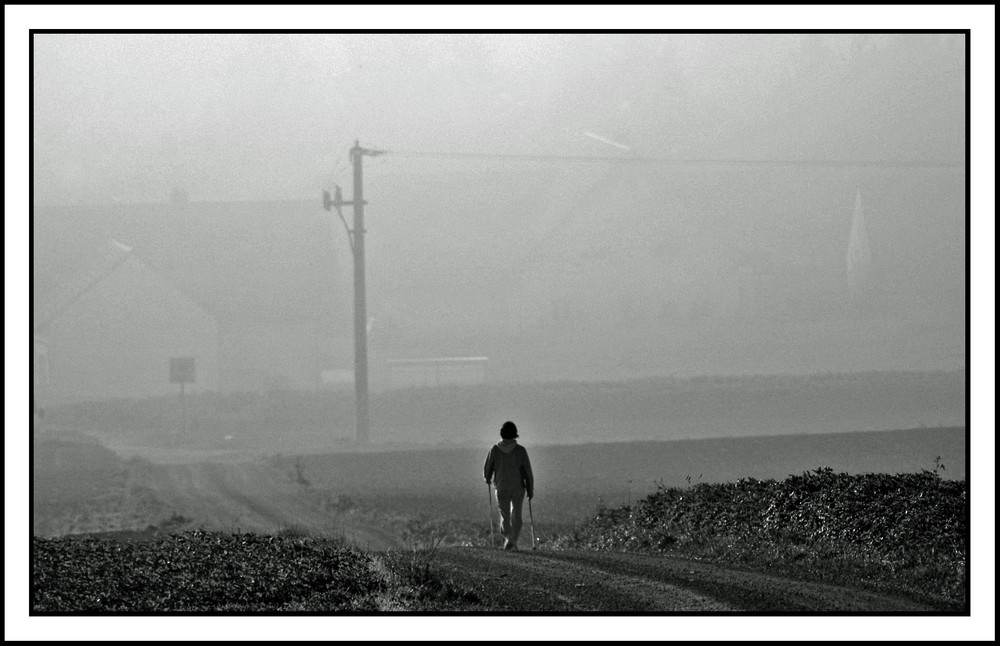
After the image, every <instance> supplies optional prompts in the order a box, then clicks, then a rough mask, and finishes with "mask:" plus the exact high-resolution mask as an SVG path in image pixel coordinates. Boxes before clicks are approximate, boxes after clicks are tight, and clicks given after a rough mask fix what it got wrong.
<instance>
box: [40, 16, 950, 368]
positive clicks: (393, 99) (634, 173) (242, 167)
mask: <svg viewBox="0 0 1000 646" xmlns="http://www.w3.org/2000/svg"><path fill="white" fill-rule="evenodd" d="M964 76H965V73H964V42H963V39H962V37H961V36H958V35H936V34H930V35H921V34H909V35H899V34H895V35H893V34H888V35H878V34H875V35H868V36H859V35H851V34H843V35H839V34H838V35H824V34H777V35H759V34H625V35H609V34H595V35H580V34H506V35H504V34H501V35H494V34H394V35H386V34H361V35H353V34H352V35H345V34H340V35H338V34H288V35H286V34H242V35H240V34H236V35H230V34H103V35H102V34H38V35H36V36H35V38H34V97H33V98H34V112H33V117H34V152H35V157H34V171H35V176H34V198H35V203H36V204H37V205H40V206H43V207H44V206H47V205H67V204H75V203H85V204H101V203H119V204H123V203H125V204H127V203H150V202H153V203H163V202H167V201H169V197H170V194H171V192H172V191H173V190H174V189H182V190H183V191H184V192H185V193H186V194H187V195H188V196H189V199H190V200H192V201H194V202H200V201H210V202H233V201H261V200H263V201H270V200H313V201H315V204H316V207H317V209H318V207H319V195H320V191H321V190H323V189H331V188H332V186H333V185H334V184H335V183H336V184H339V185H341V186H343V187H344V192H345V198H348V199H349V196H350V190H351V189H350V185H351V170H350V163H349V161H348V156H347V151H348V149H349V147H350V146H351V145H353V142H354V140H355V139H359V140H360V141H361V143H362V145H364V146H367V147H371V148H378V149H383V150H387V151H389V152H388V154H387V155H385V156H382V157H378V158H368V159H366V162H365V163H366V175H365V181H366V198H367V200H368V202H369V207H368V220H367V225H368V232H369V236H368V239H367V244H368V249H369V251H368V268H369V277H370V283H369V312H370V314H371V316H373V317H374V318H376V319H377V320H378V324H379V328H376V331H375V334H373V343H376V344H377V343H378V335H379V334H384V335H390V336H391V334H395V335H396V336H395V337H393V338H388V337H387V336H383V339H382V342H383V348H388V349H386V351H387V352H390V353H391V352H395V353H396V354H398V353H399V347H401V346H404V345H405V344H406V343H407V339H410V340H412V339H413V338H414V336H419V337H420V338H430V337H434V336H435V335H446V336H447V335H451V336H454V337H459V338H466V339H469V338H471V337H474V336H476V335H477V334H487V333H489V334H495V335H500V336H504V335H507V336H508V337H509V336H510V335H515V336H517V335H522V334H523V333H524V332H525V330H528V332H529V333H531V334H538V335H541V336H539V338H540V339H541V338H543V337H544V336H545V335H546V334H548V335H552V334H555V335H556V336H565V335H564V334H562V333H561V332H559V331H558V330H560V329H562V331H563V332H565V330H566V329H568V327H567V326H569V327H574V328H579V333H580V334H581V335H585V334H590V335H591V336H590V337H589V338H590V339H600V341H593V342H589V341H588V342H587V343H584V346H586V347H593V348H594V354H595V356H597V355H601V356H603V357H604V359H603V360H604V361H605V363H607V362H611V363H613V364H614V363H617V364H619V365H620V366H621V368H622V370H621V371H620V372H618V373H614V374H609V373H607V372H606V371H605V372H603V373H601V372H600V371H598V372H595V373H592V376H600V375H603V376H622V375H635V374H643V370H652V371H654V372H655V371H660V372H664V371H665V372H669V373H679V374H684V373H685V371H693V372H713V371H714V372H730V371H732V372H754V371H756V370H759V371H761V372H774V371H777V372H781V371H785V370H794V371H806V372H809V371H817V370H828V369H834V370H840V369H843V370H857V369H880V368H906V369H909V368H919V369H937V368H948V369H952V368H956V367H960V366H961V365H962V364H963V362H964V358H963V357H962V356H961V355H962V348H963V347H964V341H965V336H964V325H963V321H964V305H965V302H964V291H965V279H964V237H965V212H964V203H963V200H962V197H963V196H962V192H963V187H964V174H963V170H962V168H960V167H959V168H957V169H956V168H955V167H954V166H952V167H950V168H943V169H942V168H937V169H934V168H931V169H899V168H895V167H891V166H886V167H877V168H867V169H866V168H863V167H858V168H851V167H845V168H832V169H831V168H823V167H809V166H802V167H791V168H777V169H775V168H767V167H755V166H739V165H736V166H733V165H729V166H727V165H715V166H711V165H698V164H694V165H678V166H671V165H665V164H637V165H624V166H623V165H621V164H616V163H614V160H615V159H626V158H653V159H658V160H664V159H689V160H690V159H695V160H697V159H743V160H746V159H751V160H753V159H758V160H759V159H772V160H818V161H823V160H841V161H854V162H876V161H903V162H923V163H930V164H935V163H937V164H952V165H954V164H958V165H959V166H960V164H961V162H962V160H963V157H964V149H965V140H964V132H965V122H964V109H965V84H964ZM421 153H434V154H435V156H434V157H429V156H422V155H421ZM453 153H458V154H463V153H475V154H486V155H528V156H530V155H548V156H564V157H573V156H583V157H593V156H599V157H607V158H609V161H608V162H607V163H576V162H571V161H559V160H554V161H551V162H544V163H543V162H539V161H530V160H524V159H509V158H508V159H499V158H498V159H468V158H463V157H460V156H455V157H451V158H448V157H447V155H448V154H453ZM858 195H861V196H862V199H864V200H865V211H864V212H865V214H866V217H867V218H868V219H869V220H870V221H868V222H867V223H866V232H867V233H866V235H870V236H871V238H872V240H871V246H872V248H873V249H874V254H875V261H873V262H875V263H877V266H876V267H875V270H873V272H872V275H873V276H875V277H876V278H877V279H878V280H879V281H880V283H879V290H880V291H879V292H878V294H876V295H875V296H874V297H873V298H876V299H878V300H879V301H880V302H883V303H893V306H892V307H891V308H889V309H888V310H886V312H884V313H883V314H882V315H881V317H880V318H879V317H876V318H878V322H875V320H876V319H875V318H871V317H868V318H866V319H863V320H861V319H857V320H853V321H852V322H851V323H850V325H846V324H845V325H846V327H845V326H840V327H838V328H837V331H836V332H830V331H829V329H828V328H829V327H830V325H831V324H830V323H829V321H828V320H826V319H823V320H822V321H821V320H820V318H822V316H825V315H824V314H823V312H826V311H827V310H828V309H830V308H831V307H832V306H831V302H830V301H831V296H830V294H835V295H837V296H836V297H837V298H839V292H837V291H836V290H832V288H830V287H829V286H828V285H827V284H828V283H829V282H831V281H840V283H843V285H846V277H843V278H840V277H839V274H838V272H839V273H843V272H845V271H846V266H845V265H846V257H847V253H848V242H849V238H850V235H851V233H850V232H851V226H852V225H851V222H852V218H854V211H855V209H856V207H855V205H856V200H857V196H858ZM332 224H333V225H335V226H334V231H335V233H334V234H333V236H334V238H335V241H334V242H333V243H332V244H333V247H334V249H335V250H336V253H337V254H338V256H339V260H338V266H339V267H340V268H341V273H340V277H339V281H340V282H339V286H340V289H341V291H342V305H343V307H344V308H348V307H350V300H349V298H350V296H349V292H350V288H351V283H350V281H351V274H350V251H349V249H348V247H347V244H346V239H344V238H343V233H342V231H340V227H339V225H338V224H337V223H336V222H333V223H332ZM338 235H339V236H340V238H336V236H338ZM338 245H339V246H338ZM740 263H744V264H745V265H746V267H751V266H752V271H754V272H758V273H759V272H761V271H764V272H771V273H767V275H766V276H765V278H766V279H767V280H770V278H767V276H771V274H773V273H775V272H776V275H777V276H778V279H779V281H780V280H784V281H785V282H789V284H790V283H791V282H794V281H795V280H798V278H799V277H800V276H801V275H805V274H807V273H809V272H812V273H816V274H817V275H819V274H822V276H820V277H819V278H815V279H813V278H810V279H809V280H813V281H814V283H815V284H816V285H818V286H819V287H815V286H813V285H812V283H808V282H802V281H799V283H797V284H796V285H794V286H791V287H787V288H786V287H781V288H780V289H784V290H785V291H784V292H782V296H781V298H782V299H784V301H787V303H791V304H792V305H793V306H794V307H796V308H799V309H801V310H802V311H803V312H806V314H796V315H795V316H793V315H791V314H788V315H785V314H780V315H776V316H777V320H776V321H772V323H771V324H769V326H768V327H767V328H766V331H765V332H762V331H761V330H758V329H750V328H746V329H742V328H741V329H740V330H737V329H736V327H734V326H732V325H730V324H729V323H726V322H723V323H720V325H721V326H722V327H721V331H716V332H710V331H706V327H705V325H704V324H703V323H699V322H697V321H696V320H694V319H692V318H691V316H696V315H697V311H698V309H699V308H700V307H702V301H705V302H707V301H709V300H713V301H717V302H720V303H723V304H722V305H719V306H718V307H717V309H719V311H722V310H724V309H734V308H735V307H736V305H733V306H732V307H730V305H729V304H728V303H730V301H731V302H732V303H736V300H737V296H736V295H735V292H736V291H737V290H739V289H743V287H741V286H740V285H739V284H737V283H738V281H739V280H741V279H740V278H739V275H740V274H739V272H741V271H744V269H741V267H743V265H741V264H740ZM761 267H764V269H761ZM775 267H776V268H775ZM747 271H749V270H747ZM810 275H811V274H810ZM754 276H757V274H754ZM752 280H757V278H756V277H755V278H753V279H752ZM873 280H874V279H873ZM560 281H564V282H560ZM824 281H825V282H824ZM661 286H662V289H661ZM838 289H840V288H839V287H838ZM844 289H846V287H844ZM789 290H791V291H789ZM817 290H827V291H824V292H822V293H821V292H820V291H817ZM827 292H829V293H827ZM650 293H653V294H654V296H655V298H654V299H653V300H654V301H655V302H650ZM526 295H527V296H526ZM727 299H728V300H727ZM497 303H503V305H504V307H505V308H506V309H503V310H502V311H500V310H499V309H496V307H495V306H496V304H497ZM787 303H786V304H787ZM737 304H738V303H737ZM756 307H757V309H760V308H761V307H762V306H760V305H757V306H756ZM642 308H645V309H642ZM640 310H641V311H640ZM498 312H499V313H498ZM581 312H586V313H587V315H586V316H582V315H581V314H580V313H581ZM817 312H819V314H817ZM806 315H807V316H809V317H812V318H811V319H810V325H813V326H814V327H815V326H818V327H816V329H819V328H822V330H821V331H820V332H816V329H813V327H809V326H806V325H804V324H800V323H799V321H800V318H796V316H800V317H801V316H806ZM567 316H568V317H570V319H572V320H574V321H584V323H585V324H583V325H577V324H576V323H573V324H572V325H571V324H570V323H567V319H566V318H565V317H567ZM560 317H563V318H560ZM616 317H617V318H616ZM622 317H624V319H629V318H630V317H632V318H635V317H639V318H642V320H643V323H642V325H643V326H645V327H643V330H644V331H643V332H641V333H639V332H629V331H627V330H622V329H620V327H621V326H620V325H619V322H617V321H618V319H621V318H622ZM677 317H680V318H679V319H678V318H677ZM685 317H687V318H685ZM817 317H819V318H817ZM498 319H505V320H504V321H503V324H501V323H498ZM511 319H516V320H513V321H512V320H511ZM587 321H589V323H586V322H587ZM824 321H825V322H824ZM407 325H409V326H410V327H409V329H407ZM588 325H589V327H588ZM796 325H798V328H797V333H798V334H799V335H800V336H801V338H798V339H796V340H795V341H794V342H792V343H793V346H794V347H796V348H798V347H800V346H802V347H805V346H806V345H809V344H810V343H813V342H815V344H816V345H817V346H822V347H823V348H824V350H823V351H822V352H819V353H814V354H811V355H809V356H808V357H806V356H803V357H800V358H796V359H794V360H788V361H785V360H776V359H775V360H774V361H773V362H772V359H773V358H774V356H775V354H774V352H772V351H770V350H768V348H769V347H770V346H769V345H768V344H777V343H779V342H784V341H786V340H787V338H788V333H787V332H786V331H784V330H786V328H788V327H789V326H792V327H795V326H796ZM837 325H840V324H839V323H838V324H837ZM386 326H388V328H389V331H388V332H384V330H385V329H386ZM609 331H610V332H609ZM345 333H349V331H347V330H345ZM390 333H391V334H390ZM610 333H613V334H614V336H615V337H617V336H618V335H621V339H617V338H609V334H610ZM762 334H763V335H764V336H761V335H762ZM817 334H818V336H817ZM685 335H689V336H691V337H692V339H694V340H693V341H691V344H693V346H697V347H699V348H701V350H699V356H698V357H687V358H684V357H682V356H680V355H677V356H674V357H673V359H672V360H671V362H670V365H669V366H658V367H655V368H654V367H648V366H647V367H645V368H638V367H635V363H636V362H637V361H639V362H641V360H642V357H643V356H644V355H645V354H646V353H647V352H648V349H649V347H652V345H656V344H657V343H659V341H658V340H657V339H658V338H661V337H663V338H665V337H670V338H671V339H673V342H674V343H679V344H681V346H683V345H685V342H684V341H683V340H681V339H684V338H686V337H685ZM706 335H707V336H708V337H711V338H710V339H708V340H706ZM824 335H825V336H824ZM695 337H697V338H696V339H695ZM765 337H766V338H765ZM582 338H583V337H581V339H578V340H577V341H581V340H582ZM768 339H770V340H768ZM810 339H813V341H810ZM393 343H395V345H393ZM540 343H542V344H543V345H545V344H546V343H547V342H545V341H540ZM794 344H799V345H794ZM845 345H846V346H848V348H847V351H846V352H845V351H844V346H845ZM890 345H891V347H890ZM733 347H735V348H736V351H735V352H733V351H732V349H731V348H733ZM775 347H777V346H775ZM725 348H730V350H726V349H725ZM873 348H877V349H876V350H875V351H873ZM377 349H378V348H377V346H376V350H374V351H377ZM438 351H440V352H442V353H448V352H451V353H468V354H479V353H481V352H482V351H481V350H478V349H477V347H476V345H475V343H474V342H472V341H467V342H465V344H464V345H463V344H461V343H458V344H457V345H455V346H454V347H452V348H450V349H449V348H447V347H443V348H438ZM789 352H791V351H789ZM762 357H763V359H762ZM844 357H850V358H849V359H844ZM841 359H842V360H841ZM689 361H690V363H687V362H689ZM590 369H591V368H584V367H581V366H576V367H573V368H569V367H567V368H566V371H569V372H576V371H579V370H584V373H586V374H591V373H587V370H590ZM594 370H597V369H596V368H594ZM564 372H565V371H564ZM528 376H532V375H531V374H529V375H528ZM537 376H541V375H537Z"/></svg>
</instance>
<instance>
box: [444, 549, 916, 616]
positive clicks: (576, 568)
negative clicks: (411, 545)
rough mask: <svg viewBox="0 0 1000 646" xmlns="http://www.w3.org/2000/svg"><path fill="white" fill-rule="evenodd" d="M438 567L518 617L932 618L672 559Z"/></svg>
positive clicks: (478, 553) (500, 561) (479, 552)
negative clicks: (732, 615) (882, 615)
mask: <svg viewBox="0 0 1000 646" xmlns="http://www.w3.org/2000/svg"><path fill="white" fill-rule="evenodd" d="M434 567H435V569H436V570H438V571H439V572H440V573H441V574H443V575H445V576H446V577H447V578H449V579H450V580H451V581H452V582H453V583H455V584H457V585H459V586H460V587H463V588H470V589H473V590H475V592H476V594H477V595H478V596H479V597H480V598H481V599H482V600H483V602H484V603H485V604H487V605H489V606H490V609H491V610H497V611H511V612H532V611H535V612H538V611H542V612H553V611H554V612H600V613H604V612H654V613H657V612H692V613H700V612H734V611H735V612H743V611H747V612H754V611H756V612H851V613H858V612H927V611H929V610H932V609H931V608H929V607H927V606H923V605H920V604H917V603H914V602H912V601H908V600H903V599H897V598H892V597H884V596H880V595H876V594H872V593H869V592H863V591H858V590H855V589H849V588H841V587H837V586H831V585H823V584H817V583H807V582H803V581H796V580H791V579H785V578H780V577H773V576H767V575H762V574H758V573H751V572H741V571H738V570H731V569H727V568H723V567H719V566H716V565H711V564H708V563H702V562H700V561H693V560H688V559H680V558H673V557H666V556H652V555H643V554H623V553H614V552H613V553H604V552H584V551H552V552H549V551H520V552H503V551H498V550H490V549H482V548H451V549H446V550H441V552H440V553H439V555H438V556H437V557H436V558H435V560H434Z"/></svg>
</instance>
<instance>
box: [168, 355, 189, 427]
mask: <svg viewBox="0 0 1000 646" xmlns="http://www.w3.org/2000/svg"><path fill="white" fill-rule="evenodd" d="M194 377H195V370H194V357H171V358H170V383H172V384H180V385H181V421H182V424H183V426H182V428H183V431H184V434H185V435H186V434H187V402H186V401H185V399H184V384H193V383H194Z"/></svg>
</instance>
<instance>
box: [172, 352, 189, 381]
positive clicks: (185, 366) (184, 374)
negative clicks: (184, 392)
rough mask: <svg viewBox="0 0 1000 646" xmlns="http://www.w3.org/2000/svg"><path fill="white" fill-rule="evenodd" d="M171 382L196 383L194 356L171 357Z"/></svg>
mask: <svg viewBox="0 0 1000 646" xmlns="http://www.w3.org/2000/svg"><path fill="white" fill-rule="evenodd" d="M170 383H172V384H193V383H194V357H171V358H170Z"/></svg>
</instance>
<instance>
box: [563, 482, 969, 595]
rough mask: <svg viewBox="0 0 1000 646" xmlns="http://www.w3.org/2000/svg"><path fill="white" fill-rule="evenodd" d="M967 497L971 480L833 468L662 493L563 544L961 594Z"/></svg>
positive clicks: (593, 522) (609, 513)
mask: <svg viewBox="0 0 1000 646" xmlns="http://www.w3.org/2000/svg"><path fill="white" fill-rule="evenodd" d="M967 491H968V489H967V485H966V482H965V481H964V480H945V479H943V478H941V477H940V476H939V475H938V474H937V473H936V472H931V471H926V470H925V471H923V472H921V473H909V474H896V475H890V474H885V473H872V474H862V475H849V474H846V473H834V472H833V470H832V469H830V468H821V469H817V470H816V471H814V472H811V473H803V474H802V475H793V476H790V477H788V478H787V479H785V480H783V481H776V480H756V479H753V478H744V479H741V480H738V481H736V482H731V483H723V484H709V483H699V484H696V485H694V486H690V487H687V488H666V487H661V488H660V490H659V491H657V492H656V493H653V494H651V495H649V496H648V497H647V498H645V499H644V500H642V501H640V502H639V503H638V504H636V505H634V506H632V507H621V508H617V509H601V510H599V511H598V513H597V514H596V516H594V517H593V518H591V519H590V520H588V521H587V522H586V523H584V524H583V525H581V526H580V527H579V528H578V529H577V530H576V532H575V533H574V535H573V536H570V537H567V538H566V539H565V540H564V541H563V544H564V545H565V546H567V547H583V548H594V549H615V550H640V551H654V552H655V551H669V550H684V549H685V548H689V549H694V550H695V551H697V550H698V549H699V548H709V549H712V550H718V549H719V547H720V546H721V547H722V548H723V549H724V550H727V551H729V552H730V553H734V554H735V553H740V554H743V555H748V554H749V555H751V556H752V555H754V554H756V555H765V554H767V555H770V557H772V558H774V555H789V554H794V555H795V556H796V557H799V558H805V557H810V558H811V559H812V560H816V559H827V560H830V559H841V560H844V559H851V560H853V561H855V562H865V563H869V564H874V565H878V566H881V567H884V568H887V569H888V570H889V571H896V570H904V569H909V570H913V571H916V570H927V569H936V570H937V571H939V572H948V573H950V575H949V578H950V579H951V582H950V583H947V584H942V585H941V586H939V587H940V588H942V589H947V590H948V591H949V594H958V592H957V589H958V588H959V587H961V582H962V581H964V577H965V573H966V554H967V545H966V536H967V529H968V528H967V523H966V504H967ZM778 558H780V556H779V557H778ZM747 560H753V559H752V558H749V559H747ZM939 591H940V590H939Z"/></svg>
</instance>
